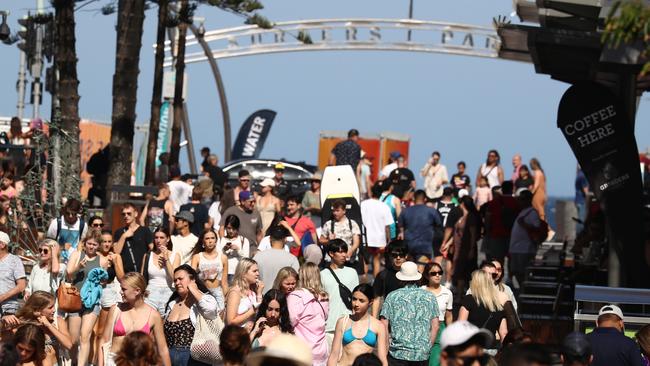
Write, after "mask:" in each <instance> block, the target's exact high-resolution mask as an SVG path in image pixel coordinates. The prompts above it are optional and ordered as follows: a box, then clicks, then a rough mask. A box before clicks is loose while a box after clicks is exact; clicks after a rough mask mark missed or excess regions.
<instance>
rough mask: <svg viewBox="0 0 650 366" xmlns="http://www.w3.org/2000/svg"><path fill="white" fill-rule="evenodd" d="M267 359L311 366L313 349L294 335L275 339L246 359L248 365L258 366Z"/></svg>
mask: <svg viewBox="0 0 650 366" xmlns="http://www.w3.org/2000/svg"><path fill="white" fill-rule="evenodd" d="M267 358H275V359H280V360H285V361H291V362H293V363H295V364H296V365H300V366H311V364H312V354H311V347H310V346H308V345H307V343H305V341H303V340H302V339H300V338H298V337H296V336H295V335H293V334H280V335H278V336H275V337H273V339H271V341H270V342H269V344H268V345H267V346H266V348H264V349H260V350H258V351H253V352H251V353H249V354H248V357H247V358H246V365H248V366H258V365H260V364H262V362H263V361H264V360H265V359H267Z"/></svg>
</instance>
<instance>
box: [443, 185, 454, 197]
mask: <svg viewBox="0 0 650 366" xmlns="http://www.w3.org/2000/svg"><path fill="white" fill-rule="evenodd" d="M453 194H454V189H453V188H451V187H445V188H444V189H443V190H442V195H443V196H451V195H453Z"/></svg>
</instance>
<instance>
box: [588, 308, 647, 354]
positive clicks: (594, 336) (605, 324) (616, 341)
mask: <svg viewBox="0 0 650 366" xmlns="http://www.w3.org/2000/svg"><path fill="white" fill-rule="evenodd" d="M623 321H624V318H623V311H621V308H619V307H618V306H616V305H605V306H603V307H602V308H600V311H598V319H597V320H596V329H594V331H593V332H591V333H589V334H587V339H588V340H589V343H590V344H591V349H592V350H593V353H594V360H593V363H592V365H594V366H612V365H617V366H643V360H642V359H641V351H640V349H639V346H638V345H637V344H636V343H635V342H634V341H633V340H632V339H631V338H628V337H626V336H625V334H624V332H625V324H624V322H623Z"/></svg>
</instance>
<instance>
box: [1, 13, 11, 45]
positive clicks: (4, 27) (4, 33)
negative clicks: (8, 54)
mask: <svg viewBox="0 0 650 366" xmlns="http://www.w3.org/2000/svg"><path fill="white" fill-rule="evenodd" d="M0 15H2V24H0V41H4V40H5V39H7V38H9V36H10V35H11V29H9V24H7V15H8V14H7V12H6V11H4V10H0Z"/></svg>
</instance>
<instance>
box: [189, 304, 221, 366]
mask: <svg viewBox="0 0 650 366" xmlns="http://www.w3.org/2000/svg"><path fill="white" fill-rule="evenodd" d="M223 328H224V324H223V321H222V320H221V318H220V317H216V318H214V319H206V318H205V317H204V316H203V315H201V313H200V312H199V313H197V315H196V326H195V328H194V338H193V339H192V344H191V345H190V356H192V358H193V359H194V360H196V361H199V362H203V363H207V364H210V365H214V364H217V363H220V362H221V352H220V351H219V337H220V336H221V331H222V330H223Z"/></svg>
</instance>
